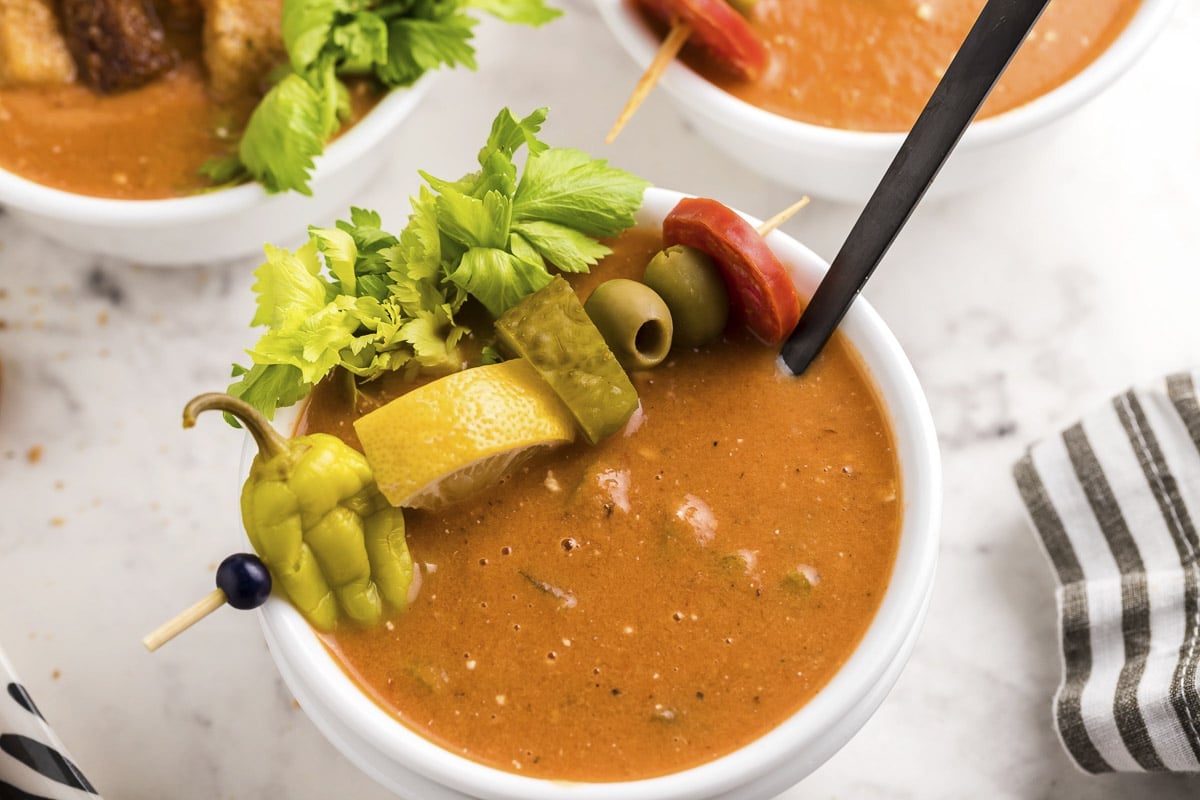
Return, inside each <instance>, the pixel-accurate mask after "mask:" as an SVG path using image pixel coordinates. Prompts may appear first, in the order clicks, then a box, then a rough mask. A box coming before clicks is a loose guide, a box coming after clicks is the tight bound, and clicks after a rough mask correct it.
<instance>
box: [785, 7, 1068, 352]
mask: <svg viewBox="0 0 1200 800" xmlns="http://www.w3.org/2000/svg"><path fill="white" fill-rule="evenodd" d="M1048 3H1049V0H988V3H987V5H985V6H984V7H983V11H981V12H980V14H979V18H978V19H976V20H975V24H974V25H973V26H972V27H971V31H970V32H969V33H968V34H967V38H966V39H965V40H964V41H963V43H962V46H961V47H960V48H959V49H958V52H957V53H956V54H955V56H954V60H953V61H951V62H950V66H949V68H948V69H947V70H946V74H945V75H943V76H942V79H941V81H939V82H938V85H937V86H936V87H935V88H934V90H933V94H932V95H931V96H930V98H929V102H928V103H926V104H925V108H924V110H922V111H921V115H920V116H919V117H918V118H917V122H916V124H915V125H913V128H912V130H911V131H910V132H909V134H908V136H906V137H905V139H904V142H903V144H901V145H900V150H899V152H897V153H896V157H895V159H893V160H892V163H891V166H889V167H888V169H887V172H885V173H884V175H883V179H882V180H881V181H880V182H879V186H877V187H876V188H875V192H874V194H872V195H871V199H869V200H868V201H867V204H866V206H865V207H864V208H863V211H862V214H861V215H860V216H859V218H858V221H857V222H855V223H854V227H853V228H852V229H851V230H850V234H849V236H847V237H846V241H845V243H844V244H843V245H842V249H841V250H840V251H838V254H837V257H836V258H834V259H833V264H832V265H831V266H830V268H829V272H828V274H826V276H825V278H824V279H823V280H822V281H821V283H820V285H819V286H818V287H817V291H816V292H815V293H814V294H813V297H812V300H811V301H810V302H809V304H808V306H807V307H806V308H805V309H804V313H803V314H802V315H801V317H800V321H799V322H798V323H797V324H796V328H795V330H793V331H792V333H791V335H790V336H789V337H788V339H787V341H786V342H784V343H783V348H782V352H781V355H782V358H783V362H784V363H785V364H786V365H787V368H788V369H789V370H790V371H791V372H792V374H793V375H799V374H801V373H802V372H804V370H806V369H807V368H808V365H809V364H810V363H812V360H813V359H814V358H816V357H817V354H818V353H819V352H821V348H823V347H824V346H825V343H826V342H827V341H829V337H830V336H832V335H833V331H834V329H835V328H837V326H838V323H839V322H841V321H842V317H843V316H844V315H845V314H846V311H847V309H849V308H850V303H852V302H853V301H854V298H855V297H856V296H857V295H858V293H859V292H860V291H862V287H863V286H864V285H865V284H866V282H867V279H868V278H870V277H871V273H872V272H874V271H875V267H876V266H877V265H878V264H879V262H880V261H881V260H882V259H883V256H884V254H885V253H887V251H888V248H889V247H891V245H892V242H893V241H894V240H895V239H896V236H897V234H899V233H900V230H901V229H902V228H903V227H904V224H905V223H906V222H907V221H908V217H909V215H910V214H912V212H913V209H914V208H916V206H917V203H919V202H920V201H921V198H922V197H923V196H924V194H925V190H926V189H928V188H929V184H931V183H932V182H933V179H934V177H935V176H936V175H937V173H938V171H939V170H940V169H941V168H942V164H944V163H945V161H946V158H947V157H948V156H949V155H950V152H951V151H952V150H953V149H954V146H955V145H956V144H958V140H959V138H960V137H961V136H962V134H963V131H965V130H966V128H967V125H968V124H970V122H971V120H972V119H974V118H975V114H976V113H977V112H978V111H979V108H980V106H982V105H983V101H984V100H986V99H987V96H988V94H989V93H990V92H991V91H992V87H993V86H995V85H996V81H997V80H999V78H1000V75H1001V73H1003V72H1004V69H1005V67H1007V66H1008V62H1009V61H1011V60H1012V57H1013V55H1014V54H1016V52H1017V49H1018V48H1019V47H1020V46H1021V43H1022V42H1023V41H1024V40H1025V37H1026V35H1028V33H1029V31H1030V29H1031V28H1033V26H1034V23H1036V22H1037V20H1038V17H1040V16H1041V14H1042V11H1043V10H1044V9H1045V8H1046V5H1047V4H1048Z"/></svg>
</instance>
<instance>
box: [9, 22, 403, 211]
mask: <svg viewBox="0 0 1200 800" xmlns="http://www.w3.org/2000/svg"><path fill="white" fill-rule="evenodd" d="M178 5H179V6H180V7H189V8H190V7H195V9H196V12H195V13H196V14H197V15H198V14H199V13H200V12H199V8H200V7H199V4H198V3H197V2H195V0H178ZM163 7H164V8H167V7H168V6H166V5H165V4H163ZM245 8H246V11H245V12H244V13H245V14H246V15H247V17H248V20H249V21H248V22H245V23H244V24H243V25H242V27H243V28H245V29H249V30H252V33H246V32H245V30H242V31H241V32H240V33H239V34H238V35H240V36H243V37H244V38H245V39H246V42H245V45H244V47H243V48H242V49H243V50H246V51H248V53H249V54H243V55H241V56H236V57H227V58H225V61H226V62H232V63H224V62H222V64H221V66H219V67H213V66H211V65H210V66H206V64H205V58H204V48H205V47H206V46H207V45H206V43H205V41H204V39H205V35H204V32H203V31H202V29H201V25H200V22H199V21H198V20H197V19H192V18H190V17H189V18H188V19H186V20H183V21H180V19H179V18H178V17H172V16H168V15H166V14H164V19H165V20H166V23H167V24H166V31H165V41H166V49H167V50H168V51H169V52H170V55H171V63H172V66H171V67H170V69H167V70H166V71H165V72H163V73H162V74H161V75H158V76H156V77H154V78H153V79H152V80H149V81H147V82H145V83H144V84H142V85H138V86H136V87H135V88H127V89H124V90H121V91H115V92H111V93H106V92H100V91H97V90H96V89H95V88H93V87H91V86H88V85H86V84H85V83H84V82H82V80H76V79H74V78H72V79H70V80H59V81H53V82H33V83H20V82H18V83H14V84H12V85H3V81H0V168H4V169H7V170H9V171H11V172H13V173H16V174H18V175H20V176H22V177H24V178H28V179H29V180H31V181H34V182H36V183H40V184H42V185H44V186H50V187H53V188H55V189H62V190H64V191H68V192H73V193H75V194H82V195H90V196H94V197H110V198H116V199H126V200H148V199H158V198H167V197H179V196H184V195H188V194H194V193H196V192H198V191H201V190H204V189H206V188H208V187H210V186H211V181H209V180H208V179H207V178H205V177H204V176H203V175H201V173H200V168H201V166H202V165H204V164H205V163H206V162H208V161H210V160H211V159H215V158H220V157H223V156H229V155H232V154H233V153H236V152H237V146H238V138H239V136H240V133H241V131H242V129H243V127H244V126H245V124H246V121H247V119H248V118H249V116H250V112H251V111H252V110H253V109H254V106H255V104H256V103H257V102H258V101H259V99H260V98H261V96H262V92H263V90H264V89H265V86H266V83H267V79H266V78H265V77H262V76H261V74H263V73H265V72H266V70H267V69H268V68H270V67H271V66H272V65H275V64H278V63H280V62H283V61H285V60H286V54H285V53H284V51H283V42H282V38H281V37H280V35H279V33H278V31H277V30H273V29H272V26H271V25H270V24H268V23H267V22H266V20H267V18H268V17H271V16H274V17H278V15H279V13H280V11H279V8H280V3H279V2H278V0H270V2H268V1H267V0H262V4H261V7H258V8H256V7H255V6H254V4H246V5H245ZM209 13H215V12H214V10H213V8H210V9H209ZM3 23H4V19H3V18H2V17H0V26H2V25H3ZM277 27H278V24H277V23H276V24H275V26H274V28H276V29H277ZM0 33H2V31H0ZM252 38H254V39H257V40H259V41H257V42H256V41H251V40H250V39H252ZM276 40H278V41H276ZM264 42H269V43H270V47H266V48H264ZM264 50H269V51H270V52H265V51H264ZM259 51H263V52H259ZM254 53H257V54H254ZM0 55H2V53H0ZM223 55H224V54H223ZM214 69H217V70H219V71H220V74H219V75H214V74H213V71H214ZM231 71H233V72H236V73H237V74H235V75H232V76H231V75H230V74H228V73H229V72H231ZM348 85H349V86H350V89H351V96H350V100H351V104H350V105H351V117H350V119H349V120H348V121H347V122H348V123H353V122H355V121H357V120H358V119H360V118H361V117H362V115H363V114H365V113H366V112H367V111H368V110H369V109H370V108H371V107H372V105H373V104H374V103H375V102H377V101H378V100H379V98H380V97H381V93H380V92H379V91H378V90H377V89H376V88H375V87H373V86H372V85H371V84H370V83H368V82H366V81H350V82H349V83H348Z"/></svg>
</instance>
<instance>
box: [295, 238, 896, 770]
mask: <svg viewBox="0 0 1200 800" xmlns="http://www.w3.org/2000/svg"><path fill="white" fill-rule="evenodd" d="M614 246H615V248H616V252H615V253H614V255H612V256H610V257H608V258H607V259H606V260H605V261H604V262H603V263H602V264H601V265H600V266H598V267H597V268H596V269H594V270H593V273H592V274H591V275H588V276H583V278H582V280H581V281H579V282H578V283H577V284H576V286H577V289H578V290H579V292H580V293H581V294H586V293H587V292H588V291H589V289H590V287H591V285H593V284H595V283H598V282H599V281H600V280H602V279H606V278H610V277H614V276H617V275H624V276H629V277H640V275H641V271H642V269H643V268H644V266H645V264H646V262H647V261H648V259H649V258H650V256H651V254H653V253H654V252H655V251H656V250H657V249H659V248H660V247H661V241H660V238H659V235H658V233H657V231H654V232H650V231H646V230H637V231H633V232H630V233H627V234H626V235H625V236H623V237H621V238H620V239H619V240H618V241H617V242H615V243H614ZM633 380H634V384H635V386H636V387H637V389H638V393H639V396H640V398H641V410H640V411H639V412H638V413H637V414H635V416H634V417H633V418H632V419H631V421H630V422H629V424H628V425H627V426H626V428H625V429H624V431H623V432H621V433H617V434H615V435H614V436H612V437H610V438H609V439H607V440H604V441H603V442H601V443H600V444H599V445H597V446H590V445H587V444H586V443H582V442H580V443H577V444H575V445H571V446H569V447H566V448H563V449H559V450H553V451H549V452H546V453H543V454H541V455H540V456H539V457H537V458H535V459H534V460H532V461H529V462H527V463H526V464H525V465H524V466H522V467H519V468H518V469H516V470H514V471H513V472H512V473H510V474H509V475H508V476H507V477H506V478H505V479H504V480H503V481H502V483H501V484H500V485H498V486H495V487H493V488H491V489H489V490H486V491H485V492H484V493H482V494H480V495H477V496H476V497H473V498H471V499H469V500H467V501H466V502H464V503H462V504H459V505H457V506H453V507H451V508H449V509H446V510H444V511H438V512H430V511H422V512H418V511H406V512H405V517H406V521H407V535H408V539H409V546H410V549H411V551H412V553H413V556H414V560H415V561H416V562H417V564H418V565H419V567H420V573H421V585H420V590H419V592H418V594H417V597H416V600H415V601H414V602H413V604H412V605H411V606H410V608H409V609H408V610H407V611H406V612H404V613H401V614H397V615H394V616H392V617H390V618H389V619H388V621H387V623H386V624H385V625H380V626H376V627H373V628H368V629H356V628H354V627H352V626H349V625H343V626H341V627H340V628H338V629H337V630H336V631H335V632H333V633H332V634H329V635H327V636H324V641H325V643H326V645H327V646H328V648H329V649H330V651H331V652H332V653H333V654H334V656H335V657H336V658H337V659H338V660H339V661H340V662H341V664H342V665H343V668H344V669H345V670H346V672H347V673H348V674H349V675H350V676H351V677H352V678H353V679H354V680H355V681H356V682H357V683H358V684H359V685H360V686H361V687H362V689H363V691H364V692H366V693H367V694H368V695H369V696H370V697H371V698H372V699H373V700H374V701H375V702H376V703H377V704H378V705H379V706H381V707H382V708H384V709H386V710H387V711H389V712H390V713H391V714H393V715H394V716H395V717H396V718H397V719H398V720H399V721H400V722H402V723H403V724H405V725H407V726H409V727H411V728H413V729H415V730H416V731H418V732H420V733H421V734H422V735H424V736H426V737H428V738H429V739H432V740H433V741H436V742H438V743H439V744H441V745H442V746H444V747H446V748H448V749H450V750H451V751H454V752H457V753H460V754H462V755H464V756H466V757H468V758H471V759H475V760H477V761H480V762H483V763H486V764H489V765H492V766H494V767H498V768H500V769H504V770H508V771H512V772H518V773H521V774H525V775H530V776H536V777H541V778H550V779H560V780H586V781H616V780H626V779H638V778H646V777H650V776H654V775H660V774H664V773H668V772H672V771H677V770H680V769H684V768H687V767H691V766H695V765H697V764H700V763H703V762H705V761H709V760H711V759H713V758H716V757H718V756H721V755H723V754H726V753H728V752H730V751H731V750H733V749H735V748H737V747H739V746H741V745H743V744H745V743H747V742H749V741H751V740H753V739H754V738H756V737H758V736H760V735H762V734H764V733H765V732H767V731H768V730H770V729H771V728H772V727H774V726H776V725H778V724H779V723H780V722H782V721H783V720H784V719H786V718H787V717H788V716H789V715H791V714H792V713H793V712H795V711H796V710H797V709H799V708H800V707H801V706H803V705H804V704H805V703H806V702H807V701H808V700H810V699H811V698H812V697H813V695H814V694H815V693H816V692H817V691H819V690H820V689H821V687H822V686H824V685H825V684H826V683H827V682H828V681H829V680H830V678H831V677H832V675H833V674H834V673H835V672H836V671H837V670H838V668H839V667H840V666H841V665H842V664H843V663H844V661H845V660H846V658H847V657H848V656H849V654H850V653H851V652H852V651H853V649H854V648H855V646H856V645H857V644H858V642H859V641H860V639H861V638H862V636H863V634H864V632H865V630H866V628H867V626H868V625H869V624H870V622H871V619H872V618H873V616H874V614H875V612H876V610H877V609H878V607H879V604H880V601H881V599H882V596H883V594H884V591H885V590H886V588H887V585H888V582H889V579H890V576H891V572H892V566H893V562H894V560H895V555H896V550H897V546H898V540H899V530H900V519H901V512H902V508H901V507H902V499H901V481H900V475H899V471H898V463H897V457H896V453H895V445H894V442H893V438H892V434H891V431H890V429H889V426H888V422H887V420H886V419H885V418H884V415H883V413H882V411H881V409H880V404H879V400H878V398H877V396H876V393H875V391H874V389H873V388H872V386H871V384H870V382H869V380H868V379H867V377H866V375H865V373H864V370H863V368H862V366H861V364H860V362H859V360H858V358H857V356H856V355H855V354H854V353H853V352H852V351H851V349H850V348H849V346H848V345H847V343H846V342H845V341H844V340H843V339H841V338H840V335H839V336H838V337H835V339H834V341H833V342H832V343H831V345H830V346H829V347H828V348H827V349H826V351H825V352H824V353H823V354H822V356H821V357H820V358H819V359H818V360H817V362H816V363H815V364H814V366H813V367H812V368H810V369H809V370H808V372H807V373H806V374H805V376H804V377H803V378H793V377H790V376H785V375H782V374H781V373H780V372H779V371H778V368H777V366H776V353H775V352H774V350H772V349H769V348H766V347H764V346H763V345H761V344H760V343H758V342H756V341H750V340H742V339H726V340H724V341H721V342H719V343H717V344H715V345H713V346H711V347H706V348H702V349H700V350H699V351H694V352H685V353H682V354H672V355H671V356H670V357H669V358H668V360H667V361H666V362H664V363H663V364H661V365H659V366H658V367H657V368H656V369H654V370H653V371H647V372H638V373H634V374H633ZM400 390H402V389H401V386H400V385H399V383H391V384H388V383H384V384H383V385H382V386H376V385H374V384H371V385H368V386H366V387H364V391H366V392H367V393H368V394H367V395H365V396H360V397H359V398H357V401H356V402H357V403H358V404H359V410H360V411H365V410H369V408H365V406H371V407H373V406H375V405H377V404H380V403H382V402H385V401H386V399H387V398H388V397H389V396H390V395H392V394H394V393H396V392H397V391H400ZM353 416H354V413H353V412H352V411H351V409H350V408H349V403H348V402H347V400H346V399H345V396H344V394H343V393H342V391H341V390H340V388H339V384H337V383H326V384H322V385H321V386H318V387H317V389H316V391H315V392H314V393H313V395H312V396H311V397H310V402H309V406H308V408H307V409H306V412H305V415H304V417H303V420H302V423H301V426H302V428H303V429H304V430H308V431H314V430H324V431H327V432H331V433H334V434H337V435H340V436H342V437H343V438H344V439H346V440H347V441H349V442H350V443H352V444H354V443H356V440H355V438H354V435H353V428H352V427H351V422H352V419H353Z"/></svg>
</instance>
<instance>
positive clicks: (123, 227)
mask: <svg viewBox="0 0 1200 800" xmlns="http://www.w3.org/2000/svg"><path fill="white" fill-rule="evenodd" d="M432 79H433V73H426V74H425V75H424V76H423V77H422V78H421V79H420V80H419V81H417V83H416V84H414V85H413V86H412V87H409V88H407V89H396V90H394V91H392V92H389V93H388V94H387V95H386V96H385V97H384V98H383V99H382V100H380V102H379V103H378V104H377V105H376V106H375V108H373V109H372V110H371V111H370V112H369V113H367V114H366V116H364V117H363V118H362V119H361V120H360V121H359V122H358V123H357V124H356V125H354V126H353V127H352V128H350V130H348V131H347V132H346V133H345V134H343V135H342V136H340V137H338V138H337V139H336V140H335V141H334V142H332V143H331V144H330V145H329V146H328V147H326V148H325V152H324V154H322V155H321V156H319V157H318V158H317V159H315V162H314V169H313V173H312V181H311V183H310V186H311V188H312V192H313V193H312V196H311V197H309V196H305V195H301V194H297V193H296V192H284V193H280V194H268V193H267V192H266V191H264V190H263V188H262V187H261V186H260V185H258V184H256V183H251V184H245V185H243V186H236V187H233V188H231V189H220V190H217V191H212V192H204V193H201V194H195V195H190V196H187V197H175V198H168V199H162V200H115V199H109V198H102V197H88V196H86V195H79V194H72V193H71V192H64V191H62V190H60V189H52V188H50V187H48V186H42V185H41V184H38V183H34V182H33V181H30V180H27V179H26V178H22V177H20V176H19V175H15V174H13V173H11V172H7V171H5V170H3V169H0V204H2V205H4V206H5V207H6V208H7V209H8V210H9V211H10V212H11V213H12V215H13V216H14V217H16V218H18V219H20V220H21V221H23V222H24V223H26V224H27V225H29V226H30V227H32V228H34V229H36V230H38V231H39V232H41V233H42V234H44V235H46V236H48V237H50V238H52V239H56V240H59V241H61V242H64V243H66V244H68V245H71V246H73V247H76V248H79V249H81V250H87V251H90V252H95V253H102V254H104V255H111V256H118V257H120V258H126V259H129V260H132V261H138V262H141V263H144V264H147V265H151V266H185V265H191V264H198V263H202V262H211V261H220V260H228V259H232V258H238V257H243V256H251V255H260V256H261V255H262V247H263V242H275V243H278V244H286V243H290V242H293V241H298V240H299V239H301V238H302V237H303V235H304V232H305V227H306V226H307V224H308V223H309V222H319V221H321V220H328V221H332V219H333V215H334V214H336V213H337V212H340V211H341V210H343V209H344V208H346V207H347V205H348V202H349V201H350V199H351V198H352V197H353V196H354V195H355V193H357V192H358V190H359V189H361V188H362V187H363V185H365V184H366V183H367V181H368V179H369V178H371V177H372V176H373V175H374V174H376V173H377V172H378V170H379V167H380V164H381V163H382V162H383V161H384V160H385V159H386V158H387V157H388V155H389V152H390V150H389V148H388V146H387V144H386V141H385V140H387V139H388V138H389V137H390V136H392V135H393V134H394V133H395V132H396V130H397V129H398V128H399V126H400V124H401V123H402V122H403V121H404V119H405V118H406V117H407V116H408V114H409V112H411V111H412V110H413V108H414V107H415V106H416V105H417V103H418V102H419V101H420V99H421V97H422V96H424V94H425V92H426V91H428V89H429V85H430V83H431V81H432Z"/></svg>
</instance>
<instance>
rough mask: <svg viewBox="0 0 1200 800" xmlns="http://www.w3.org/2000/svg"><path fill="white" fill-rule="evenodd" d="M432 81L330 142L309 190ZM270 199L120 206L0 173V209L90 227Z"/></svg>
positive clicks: (214, 195) (149, 221)
mask: <svg viewBox="0 0 1200 800" xmlns="http://www.w3.org/2000/svg"><path fill="white" fill-rule="evenodd" d="M432 78H433V73H432V72H429V73H426V74H425V75H423V76H422V77H421V78H420V80H418V81H417V83H415V84H413V85H412V86H411V87H408V88H402V89H393V90H391V91H390V92H388V93H387V94H386V95H384V97H383V98H382V99H380V101H379V102H378V103H377V104H376V106H375V107H374V108H372V109H371V110H370V111H369V112H368V113H367V114H365V115H364V116H363V118H362V119H361V120H359V121H358V122H357V123H355V124H354V125H353V126H351V127H350V129H349V130H347V131H346V132H344V133H343V134H342V135H340V136H339V137H338V138H337V139H335V140H334V141H333V142H331V143H330V144H329V146H327V147H326V148H325V152H324V153H323V154H322V155H320V156H318V157H317V158H316V159H314V163H313V170H312V180H311V185H312V186H313V188H314V189H316V184H317V182H318V181H319V180H320V179H321V176H322V175H324V174H329V173H335V172H337V171H338V170H340V169H341V168H342V167H343V166H345V165H346V164H347V163H349V162H350V161H352V160H353V159H354V158H355V156H356V154H358V153H360V152H362V151H364V150H370V149H371V148H374V147H377V146H379V145H380V143H381V142H382V140H383V138H384V137H386V136H387V134H388V133H389V132H390V131H393V130H395V129H396V127H397V126H398V125H399V124H400V121H401V120H403V119H404V118H405V117H406V116H408V114H409V112H410V111H411V110H412V108H413V107H414V106H415V105H416V103H417V102H418V101H419V100H420V98H421V97H422V95H423V94H424V91H425V86H426V84H427V83H428V82H429V81H430V80H432ZM271 197H272V195H270V194H268V193H267V192H266V190H264V189H263V188H262V186H261V185H259V184H257V183H248V184H243V185H241V186H234V187H231V188H228V189H217V190H214V191H210V192H200V193H198V194H194V195H188V196H186V197H172V198H164V199H157V200H120V199H115V198H107V197H91V196H88V195H81V194H74V193H72V192H66V191H63V190H61V189H55V188H52V187H49V186H43V185H42V184H39V183H35V182H34V181H31V180H29V179H27V178H23V177H21V176H20V175H17V174H15V173H12V172H9V171H7V170H4V169H0V203H5V204H9V205H13V206H15V207H17V208H21V209H23V210H26V211H30V212H33V213H37V214H44V215H46V216H49V217H55V218H58V219H61V220H62V221H64V222H78V223H87V224H92V225H107V226H112V227H131V228H137V227H156V226H162V225H170V224H176V223H189V222H192V223H194V222H201V221H204V220H208V219H213V218H218V217H224V216H228V215H230V214H233V213H237V212H239V211H244V210H247V209H250V208H253V207H255V206H257V205H259V204H261V203H263V202H264V201H267V200H269V199H271Z"/></svg>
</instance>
